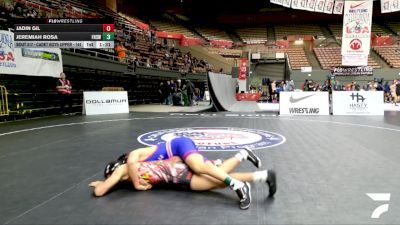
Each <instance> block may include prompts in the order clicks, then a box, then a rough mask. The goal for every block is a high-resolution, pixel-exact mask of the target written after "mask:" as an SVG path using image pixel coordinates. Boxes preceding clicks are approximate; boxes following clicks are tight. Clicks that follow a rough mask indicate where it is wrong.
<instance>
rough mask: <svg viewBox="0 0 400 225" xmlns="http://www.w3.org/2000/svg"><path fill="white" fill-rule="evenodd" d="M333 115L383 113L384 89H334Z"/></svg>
mask: <svg viewBox="0 0 400 225" xmlns="http://www.w3.org/2000/svg"><path fill="white" fill-rule="evenodd" d="M332 107H333V115H382V116H383V114H384V103H383V91H334V92H333V93H332Z"/></svg>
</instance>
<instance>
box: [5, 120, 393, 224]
mask: <svg viewBox="0 0 400 225" xmlns="http://www.w3.org/2000/svg"><path fill="white" fill-rule="evenodd" d="M399 125H400V117H399V115H398V114H386V115H385V116H384V117H346V116H343V117H333V116H326V117H322V116H321V117H281V116H276V115H271V114H229V113H205V114H191V113H181V114H179V113H175V114H152V113H131V114H125V115H108V116H91V117H89V116H72V117H52V118H42V119H36V120H28V121H19V122H11V123H6V124H0V143H1V144H0V146H1V147H0V165H1V166H0V180H1V183H0V193H1V195H0V202H1V204H0V224H56V225H58V224H60V225H61V224H63V225H64V224H177V225H179V224H227V225H228V224H259V225H264V224H400V217H399V216H398V215H400V173H399V172H398V171H400V150H399V147H398V145H399V137H400V135H399V134H400V126H399ZM192 127H202V129H204V128H209V129H212V128H215V127H219V128H221V129H222V131H219V132H222V133H223V134H225V135H228V136H229V135H231V133H229V132H236V131H237V130H239V131H240V130H241V129H242V131H240V132H248V131H249V132H252V131H254V130H262V131H266V132H272V133H269V134H271V136H269V137H267V136H265V137H267V138H266V139H265V140H264V139H263V140H258V139H257V137H258V136H257V135H259V134H254V138H253V139H252V140H253V141H254V143H255V145H254V146H255V147H257V148H259V149H258V150H256V153H257V154H258V155H259V156H260V158H261V159H262V161H263V168H265V169H269V168H274V169H275V170H276V171H277V175H278V191H277V193H276V195H275V197H274V198H267V195H268V189H267V186H266V185H264V184H253V185H252V196H253V198H252V205H251V206H250V208H249V209H248V210H244V211H243V210H240V209H239V207H238V203H237V201H238V200H237V197H236V194H235V193H234V192H232V191H230V190H229V189H224V190H216V191H210V192H200V193H192V192H185V191H175V190H165V189H157V190H151V191H146V192H136V191H133V190H132V189H130V188H129V187H123V188H121V189H118V190H115V191H113V192H112V193H109V194H108V195H106V196H104V197H102V198H95V197H93V196H92V189H91V188H89V187H88V184H89V182H90V181H93V180H98V179H102V178H103V177H102V173H103V168H104V166H105V164H106V163H107V162H108V161H110V160H112V159H115V158H116V157H117V156H119V155H120V154H121V153H123V152H127V151H129V150H131V149H134V148H137V147H140V146H143V145H142V144H140V143H138V141H137V140H136V139H137V137H138V136H140V135H142V134H145V133H148V132H152V131H156V130H164V129H172V128H192ZM223 129H225V131H226V130H228V131H226V132H225V131H224V130H223ZM248 129H250V130H248ZM253 129H254V130H253ZM183 130H185V129H183ZM232 130H233V131H232ZM180 131H182V129H176V130H170V131H169V132H172V133H173V132H180ZM239 131H237V132H239ZM204 132H206V131H204ZM207 132H208V131H207ZM200 133H201V132H200ZM239 134H243V133H236V134H235V135H237V136H235V137H238V138H239V139H240V138H244V139H243V140H245V139H246V138H247V136H240V135H239ZM274 134H276V135H278V136H274ZM239 139H232V142H234V141H237V140H239ZM147 140H149V139H147ZM246 140H247V139H246ZM239 141H240V140H239ZM273 145H275V146H273ZM208 150H210V151H206V152H204V154H205V155H206V156H207V157H208V158H228V157H230V156H232V155H233V154H234V152H227V151H220V149H218V148H214V149H213V148H210V149H208ZM253 170H255V168H254V167H253V166H252V165H251V164H250V163H249V162H243V163H242V164H241V166H240V167H239V168H238V169H237V171H253ZM366 193H379V194H383V195H384V196H386V197H387V196H388V194H390V200H385V201H374V200H373V199H371V198H370V197H368V196H367V194H366ZM385 204H388V211H387V212H383V211H385V210H383V211H382V213H381V215H380V217H379V218H371V215H372V213H373V212H374V210H375V209H376V208H378V207H380V206H381V205H385ZM383 208H385V206H383ZM383 208H381V209H383Z"/></svg>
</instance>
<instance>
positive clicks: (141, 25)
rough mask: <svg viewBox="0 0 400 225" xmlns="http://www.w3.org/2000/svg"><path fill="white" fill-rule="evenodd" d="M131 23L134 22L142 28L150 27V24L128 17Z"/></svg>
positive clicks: (146, 29) (147, 28)
mask: <svg viewBox="0 0 400 225" xmlns="http://www.w3.org/2000/svg"><path fill="white" fill-rule="evenodd" d="M129 21H130V22H131V23H133V24H135V25H136V26H137V27H139V28H140V29H142V30H145V31H148V30H149V29H150V26H149V25H148V24H146V23H143V22H140V21H138V20H134V19H130V20H129Z"/></svg>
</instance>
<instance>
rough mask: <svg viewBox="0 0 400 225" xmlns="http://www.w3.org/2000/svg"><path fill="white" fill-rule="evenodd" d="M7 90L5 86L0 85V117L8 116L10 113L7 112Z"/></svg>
mask: <svg viewBox="0 0 400 225" xmlns="http://www.w3.org/2000/svg"><path fill="white" fill-rule="evenodd" d="M7 94H8V93H7V89H6V87H5V86H2V85H0V116H8V114H9V113H10V111H9V110H8V99H7Z"/></svg>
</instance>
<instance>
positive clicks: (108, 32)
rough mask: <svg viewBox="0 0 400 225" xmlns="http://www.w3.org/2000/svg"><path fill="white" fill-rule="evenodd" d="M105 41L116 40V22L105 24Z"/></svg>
mask: <svg viewBox="0 0 400 225" xmlns="http://www.w3.org/2000/svg"><path fill="white" fill-rule="evenodd" d="M102 40H103V41H114V24H103V39H102Z"/></svg>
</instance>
